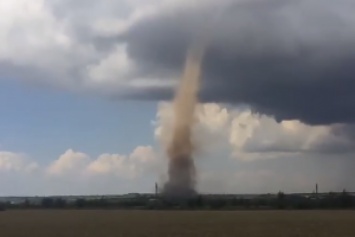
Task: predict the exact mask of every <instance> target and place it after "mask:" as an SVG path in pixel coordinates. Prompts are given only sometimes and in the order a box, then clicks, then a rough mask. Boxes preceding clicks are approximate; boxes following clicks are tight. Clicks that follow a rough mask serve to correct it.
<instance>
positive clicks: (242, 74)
mask: <svg viewBox="0 0 355 237" xmlns="http://www.w3.org/2000/svg"><path fill="white" fill-rule="evenodd" d="M221 4H223V1H222V3H221ZM215 11H216V9H209V8H201V10H200V11H199V10H198V9H191V10H185V11H181V12H178V11H177V12H175V13H174V14H172V13H171V12H169V13H164V12H163V13H161V14H160V15H158V16H154V17H150V18H146V19H143V20H142V21H140V22H138V23H136V24H135V25H134V26H133V27H132V28H131V29H130V30H129V32H128V33H127V35H126V37H127V43H128V52H129V55H130V56H131V57H132V59H134V60H135V61H136V62H137V63H138V64H139V65H140V67H141V68H143V69H144V70H142V72H144V73H147V74H151V75H154V74H156V73H162V72H165V73H166V75H168V74H169V73H170V74H171V73H175V74H177V73H179V71H180V69H181V68H182V64H183V60H184V55H185V53H186V50H187V48H188V46H189V45H190V43H191V42H192V40H193V39H194V38H195V37H196V35H197V33H196V32H198V30H199V29H201V27H203V26H204V24H212V23H210V22H209V21H208V19H210V18H213V17H212V16H213V13H214V12H215ZM352 13H355V3H354V2H352V1H347V0H340V1H336V2H335V1H297V2H295V1H278V0H268V1H248V2H243V1H241V2H240V1H238V2H234V3H232V5H230V6H229V7H227V8H226V10H225V11H224V14H223V16H221V17H220V19H219V20H218V22H217V23H216V26H215V27H214V29H213V32H212V35H213V36H212V38H211V44H210V47H209V49H208V52H207V55H206V58H205V62H204V85H203V90H202V92H201V98H202V99H203V100H204V101H215V102H226V103H232V104H237V103H246V104H249V105H250V106H252V107H253V108H254V109H255V111H257V112H260V113H265V114H269V115H273V116H274V117H275V118H276V119H277V120H282V119H300V120H302V121H303V122H306V123H308V124H332V123H352V122H354V121H355V93H353V92H354V90H355V80H354V79H353V74H355V69H354V67H353V62H354V59H355V49H354V46H355V28H354V27H353V26H354V23H355V17H354V16H353V15H355V14H352ZM206 19H207V20H206ZM153 92H154V93H153ZM170 94H171V91H161V90H158V91H147V92H142V94H141V95H140V96H139V95H138V97H141V98H150V97H151V98H152V99H166V98H167V95H170Z"/></svg>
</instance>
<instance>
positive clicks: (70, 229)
mask: <svg viewBox="0 0 355 237" xmlns="http://www.w3.org/2000/svg"><path fill="white" fill-rule="evenodd" d="M0 236H4V237H22V236H23V237H44V236H45V237H72V236H73V237H74V236H75V237H111V236H112V237H116V236H123V237H130V236H153V237H160V236H162V237H168V236H186V237H189V236H191V237H193V236H204V237H208V236H218V237H223V236H238V237H241V236H246V237H269V236H270V237H278V236H279V237H294V236H299V237H308V236H309V237H320V236H322V237H326V236H329V237H355V211H239V212H232V211H220V212H215V211H211V212H208V211H175V212H174V211H86V210H85V211H5V212H0Z"/></svg>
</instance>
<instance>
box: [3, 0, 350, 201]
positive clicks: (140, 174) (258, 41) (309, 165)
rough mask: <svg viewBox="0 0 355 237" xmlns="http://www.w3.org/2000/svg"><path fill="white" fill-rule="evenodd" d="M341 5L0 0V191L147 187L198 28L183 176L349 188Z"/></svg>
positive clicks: (218, 188) (206, 187)
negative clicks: (202, 46) (198, 66)
mask: <svg viewBox="0 0 355 237" xmlns="http://www.w3.org/2000/svg"><path fill="white" fill-rule="evenodd" d="M354 13H355V2H353V1H351V0H337V1H331V0H299V1H290V0H221V1H212V0H199V1H197V0H195V1H191V0H189V1H186V0H102V1H92V0H85V1H82V0H78V1H69V0H31V1H27V0H12V1H1V2H0V15H1V16H2V20H1V21H0V110H1V114H0V196H6V195H56V194H122V193H128V192H153V191H154V183H155V182H158V183H159V184H162V183H164V181H165V180H166V178H167V177H166V170H167V168H166V167H167V159H166V156H165V153H164V147H165V145H166V141H167V140H168V139H169V135H170V134H171V124H172V121H173V111H172V106H171V102H170V101H171V99H172V96H173V94H174V90H175V87H176V85H177V83H178V81H179V77H180V75H181V71H182V68H183V64H184V60H185V56H186V52H187V50H188V49H189V47H190V46H191V45H192V44H193V43H196V42H195V40H196V38H198V37H199V36H200V35H201V34H204V35H205V37H208V39H207V42H208V46H207V50H206V52H205V58H204V61H203V65H202V72H203V75H202V84H201V90H200V93H199V98H200V103H199V105H198V107H197V109H196V117H197V120H196V124H195V126H194V130H193V139H194V142H195V144H196V148H197V150H196V153H195V156H194V158H195V161H196V166H197V171H198V173H197V180H198V185H197V189H198V191H200V192H202V193H267V192H277V191H279V190H282V191H284V192H312V191H313V190H314V188H315V184H316V183H318V185H319V189H320V191H326V192H327V191H331V190H333V191H341V190H343V189H344V188H345V189H347V190H352V191H354V190H355V182H354V175H353V169H354V168H355V160H354V158H355V126H354V122H355V93H354V92H355V80H354V78H353V75H354V72H355V71H354V67H353V62H354V59H355V47H354V46H355V28H354V27H353V26H354V24H355V14H354ZM206 25H208V26H209V27H208V32H207V34H206V32H205V31H207V30H206V29H207V27H206Z"/></svg>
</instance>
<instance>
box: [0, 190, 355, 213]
mask: <svg viewBox="0 0 355 237" xmlns="http://www.w3.org/2000/svg"><path fill="white" fill-rule="evenodd" d="M34 208H36V209H98V208H100V209H148V210H149V209H160V210H164V209H181V210H194V209H206V210H221V209H223V210H240V209H252V210H255V209H257V210H258V209H353V208H355V196H352V195H350V194H349V193H348V192H346V191H345V190H344V191H343V192H341V193H333V192H330V193H328V194H322V195H317V194H313V195H308V196H305V195H295V194H289V195H287V194H285V193H283V192H279V193H278V194H277V195H271V194H267V195H260V196H255V197H253V198H240V197H239V198H238V197H233V196H228V195H225V196H224V195H217V196H213V195H212V196H208V195H198V196H195V197H193V198H187V199H175V200H174V199H171V198H164V197H161V196H156V197H154V198H152V197H146V196H137V197H133V198H126V199H121V198H114V199H112V198H106V197H104V196H103V197H101V198H96V199H88V198H77V199H75V200H70V201H69V200H67V199H65V198H55V197H45V198H42V199H41V201H40V202H38V203H31V202H30V200H28V199H26V200H25V201H24V202H22V203H19V204H11V203H9V202H5V203H0V210H4V209H34Z"/></svg>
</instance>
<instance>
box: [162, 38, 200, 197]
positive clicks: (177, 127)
mask: <svg viewBox="0 0 355 237" xmlns="http://www.w3.org/2000/svg"><path fill="white" fill-rule="evenodd" d="M203 54H204V45H203V44H201V45H200V46H198V47H196V46H194V47H191V49H190V50H189V51H188V53H187V57H186V62H185V67H184V71H183V74H182V77H181V79H180V84H179V86H178V88H177V90H176V93H175V97H174V100H173V113H174V117H173V118H174V121H173V126H172V136H171V140H170V141H169V143H168V145H167V147H166V154H167V156H168V159H169V166H168V181H167V182H166V183H165V185H164V188H163V194H164V195H165V196H169V197H174V198H188V197H191V196H194V195H195V194H196V190H195V186H196V169H195V163H194V159H193V155H194V150H195V146H194V143H193V139H192V128H193V126H194V122H195V107H196V105H197V103H198V91H199V88H200V77H201V61H202V58H203Z"/></svg>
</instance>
